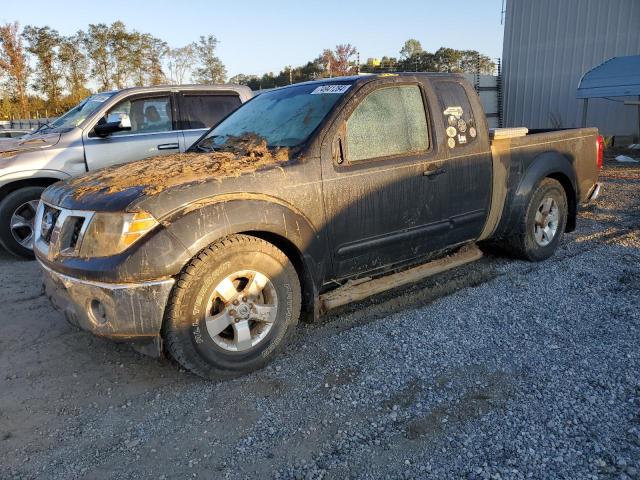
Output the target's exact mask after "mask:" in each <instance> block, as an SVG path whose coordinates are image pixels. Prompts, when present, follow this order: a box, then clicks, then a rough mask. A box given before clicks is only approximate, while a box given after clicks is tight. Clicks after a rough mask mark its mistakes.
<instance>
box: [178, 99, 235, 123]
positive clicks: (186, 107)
mask: <svg viewBox="0 0 640 480" xmlns="http://www.w3.org/2000/svg"><path fill="white" fill-rule="evenodd" d="M180 105H181V108H180V111H181V114H182V128H183V129H184V130H191V129H194V128H211V127H213V126H214V125H215V124H216V123H218V122H219V121H220V120H222V119H223V118H224V117H226V116H227V115H228V114H230V113H231V112H233V111H234V110H235V109H236V108H238V107H239V106H240V97H238V96H237V95H188V94H183V95H182V102H181V104H180Z"/></svg>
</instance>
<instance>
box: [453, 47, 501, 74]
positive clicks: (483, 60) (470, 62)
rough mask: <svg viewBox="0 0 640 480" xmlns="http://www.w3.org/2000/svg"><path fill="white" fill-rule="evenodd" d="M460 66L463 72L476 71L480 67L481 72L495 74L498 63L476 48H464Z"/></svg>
mask: <svg viewBox="0 0 640 480" xmlns="http://www.w3.org/2000/svg"><path fill="white" fill-rule="evenodd" d="M460 67H461V68H462V71H463V72H467V73H475V72H477V71H478V69H479V70H480V73H481V74H485V75H493V73H494V72H495V69H496V64H495V63H494V62H493V61H492V60H491V59H490V58H489V57H487V56H486V55H482V54H481V53H479V52H478V51H476V50H463V51H462V58H461V59H460Z"/></svg>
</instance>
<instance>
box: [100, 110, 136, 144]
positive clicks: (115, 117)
mask: <svg viewBox="0 0 640 480" xmlns="http://www.w3.org/2000/svg"><path fill="white" fill-rule="evenodd" d="M123 130H131V119H130V118H129V115H127V114H126V113H110V114H109V115H108V116H107V120H106V122H103V123H100V122H98V124H97V125H96V126H95V127H93V131H94V133H95V134H96V135H97V136H98V137H103V138H104V137H108V136H109V135H111V134H112V133H114V132H121V131H123Z"/></svg>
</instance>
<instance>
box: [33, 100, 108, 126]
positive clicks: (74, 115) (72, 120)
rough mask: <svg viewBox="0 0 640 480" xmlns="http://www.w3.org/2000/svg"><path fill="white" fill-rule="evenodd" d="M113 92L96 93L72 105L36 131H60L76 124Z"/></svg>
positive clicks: (98, 106)
mask: <svg viewBox="0 0 640 480" xmlns="http://www.w3.org/2000/svg"><path fill="white" fill-rule="evenodd" d="M114 93H115V92H110V93H98V94H96V95H91V96H90V97H87V98H85V99H84V100H82V101H81V102H80V103H79V104H78V105H76V106H75V107H73V108H72V109H71V110H69V111H68V112H67V113H65V114H64V115H62V116H61V117H58V118H56V119H55V120H54V121H52V122H50V123H47V124H46V125H44V126H42V127H41V128H40V129H39V130H37V133H44V132H46V133H53V132H55V133H62V132H65V131H67V130H71V129H72V128H73V127H76V126H78V125H79V124H80V123H82V122H83V121H84V119H85V118H87V117H88V116H89V115H91V114H92V113H93V112H95V111H96V110H97V109H98V108H100V106H101V105H102V104H103V103H104V102H105V100H107V99H109V98H110V97H111V96H112V95H113V94H114Z"/></svg>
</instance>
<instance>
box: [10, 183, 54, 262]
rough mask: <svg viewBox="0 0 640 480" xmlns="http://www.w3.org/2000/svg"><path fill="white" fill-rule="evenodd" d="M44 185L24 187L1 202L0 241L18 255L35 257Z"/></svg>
mask: <svg viewBox="0 0 640 480" xmlns="http://www.w3.org/2000/svg"><path fill="white" fill-rule="evenodd" d="M43 191H44V187H24V188H20V189H18V190H15V191H13V192H11V193H10V194H9V195H7V196H6V197H5V198H4V199H3V200H2V202H0V243H2V246H4V248H6V249H7V250H8V251H9V252H10V253H12V254H13V255H15V256H17V257H23V258H30V259H31V258H33V237H34V231H33V229H34V222H35V218H36V210H37V208H38V202H39V201H40V195H42V192H43Z"/></svg>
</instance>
